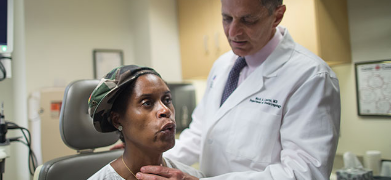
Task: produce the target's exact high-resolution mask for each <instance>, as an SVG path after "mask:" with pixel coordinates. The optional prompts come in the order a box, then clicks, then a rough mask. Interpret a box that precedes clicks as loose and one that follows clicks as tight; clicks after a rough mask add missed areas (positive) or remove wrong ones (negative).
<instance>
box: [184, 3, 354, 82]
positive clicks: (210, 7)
mask: <svg viewBox="0 0 391 180" xmlns="http://www.w3.org/2000/svg"><path fill="white" fill-rule="evenodd" d="M284 4H285V5H286V7H287V11H286V13H285V16H284V19H283V21H282V22H281V25H282V26H285V27H287V28H288V31H289V32H290V34H291V35H292V37H293V39H294V40H295V41H296V42H298V43H299V44H301V45H303V46H304V47H306V48H308V49H309V50H310V51H312V52H314V53H315V54H317V55H318V56H320V57H321V58H322V59H324V60H325V61H326V62H327V63H328V64H329V65H331V66H332V65H336V64H342V63H349V62H351V51H350V39H349V27H348V15H347V1H346V0H286V1H284ZM177 5H178V24H179V39H180V48H181V62H182V77H183V79H206V77H207V76H208V73H209V70H210V69H211V67H212V65H213V62H214V61H215V60H216V59H217V58H218V57H219V56H220V55H222V54H223V53H225V52H227V51H229V50H230V49H231V48H230V47H229V44H228V41H227V40H226V37H225V34H224V30H223V27H222V20H221V2H220V0H177Z"/></svg>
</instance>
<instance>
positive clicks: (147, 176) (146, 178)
mask: <svg viewBox="0 0 391 180" xmlns="http://www.w3.org/2000/svg"><path fill="white" fill-rule="evenodd" d="M136 177H137V179H139V180H141V179H143V180H199V179H198V178H196V177H194V176H190V175H189V174H186V173H184V172H182V171H180V170H179V169H173V168H168V167H163V166H144V167H141V172H138V173H137V174H136Z"/></svg>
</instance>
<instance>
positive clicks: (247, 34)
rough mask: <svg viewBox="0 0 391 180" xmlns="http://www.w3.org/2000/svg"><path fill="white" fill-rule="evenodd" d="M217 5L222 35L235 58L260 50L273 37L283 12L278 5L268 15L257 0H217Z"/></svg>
mask: <svg viewBox="0 0 391 180" xmlns="http://www.w3.org/2000/svg"><path fill="white" fill-rule="evenodd" d="M221 4H222V8H221V11H222V16H223V27H224V32H225V35H226V36H227V39H228V43H229V44H230V46H231V48H232V50H233V52H234V53H235V54H236V55H239V56H246V55H252V54H254V53H256V52H258V51H259V50H261V49H262V48H263V47H264V46H265V45H266V44H267V43H268V42H269V40H270V39H271V38H272V37H273V35H274V33H275V31H276V30H275V28H276V27H277V25H278V24H279V23H280V22H281V19H282V17H283V14H284V12H285V6H279V7H278V8H277V9H276V10H275V11H273V13H272V14H269V12H268V9H267V8H266V7H264V6H263V5H262V4H261V2H260V0H221Z"/></svg>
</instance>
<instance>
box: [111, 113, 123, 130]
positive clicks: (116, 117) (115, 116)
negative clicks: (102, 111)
mask: <svg viewBox="0 0 391 180" xmlns="http://www.w3.org/2000/svg"><path fill="white" fill-rule="evenodd" d="M110 119H111V123H113V126H114V127H115V128H117V129H118V127H120V126H121V123H120V122H119V120H120V115H119V114H118V113H116V112H113V111H111V112H110Z"/></svg>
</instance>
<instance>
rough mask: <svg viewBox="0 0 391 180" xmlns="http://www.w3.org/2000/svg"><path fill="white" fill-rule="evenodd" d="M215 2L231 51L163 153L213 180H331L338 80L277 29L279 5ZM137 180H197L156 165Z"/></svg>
mask: <svg viewBox="0 0 391 180" xmlns="http://www.w3.org/2000/svg"><path fill="white" fill-rule="evenodd" d="M221 2H222V16H223V27H224V31H225V34H226V36H227V39H228V42H229V44H230V46H231V48H232V51H230V52H227V53H226V54H224V55H222V56H221V57H220V58H219V59H218V60H217V61H216V62H215V63H214V65H213V68H212V70H211V71H210V74H209V77H208V80H207V88H206V91H205V95H204V97H203V99H202V102H201V103H200V104H199V105H198V106H197V108H196V109H195V111H194V113H193V120H192V123H191V125H190V128H189V129H187V130H185V131H183V132H182V134H181V136H180V138H179V140H178V141H177V144H176V145H175V147H174V148H173V149H172V150H170V151H168V152H167V153H166V154H165V156H167V157H170V158H173V159H176V160H178V161H181V162H183V163H186V164H189V165H191V164H193V163H195V162H199V166H200V170H201V171H202V172H203V173H204V174H205V175H206V176H208V177H210V178H207V179H214V180H238V179H268V180H272V179H276V180H288V179H289V180H294V179H300V180H301V179H306V180H326V179H329V177H330V173H331V169H332V166H333V160H334V156H335V152H336V148H337V144H338V135H339V126H340V96H339V85H338V79H337V77H336V75H335V74H334V72H333V71H332V70H331V69H330V67H329V66H328V65H327V64H326V63H325V62H324V61H323V60H322V59H320V58H319V57H317V56H316V55H314V54H313V53H311V52H310V51H309V50H307V49H305V48H304V47H302V46H301V45H299V44H297V43H295V42H294V40H293V39H292V37H291V36H290V34H289V31H288V30H287V29H286V28H284V27H281V26H278V25H279V23H280V22H281V20H282V18H283V16H284V13H285V10H286V7H285V5H282V0H221ZM298 21H300V19H298ZM243 61H244V62H243ZM238 64H239V65H238ZM243 64H244V65H243ZM243 66H244V67H243ZM238 71H240V74H239V73H237V72H238ZM235 73H236V74H239V79H238V80H237V77H236V80H232V79H235V75H231V74H235ZM235 81H238V82H237V83H236V85H237V87H236V89H235V90H234V91H233V92H232V94H230V95H229V93H230V91H232V89H234V88H235V87H233V88H232V84H235ZM227 94H228V95H227ZM226 96H228V98H226ZM225 98H226V99H225ZM137 178H138V179H166V178H167V179H196V178H194V177H189V176H186V174H183V173H181V172H178V171H177V170H173V169H168V168H165V167H158V166H144V167H142V168H141V173H138V174H137Z"/></svg>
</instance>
